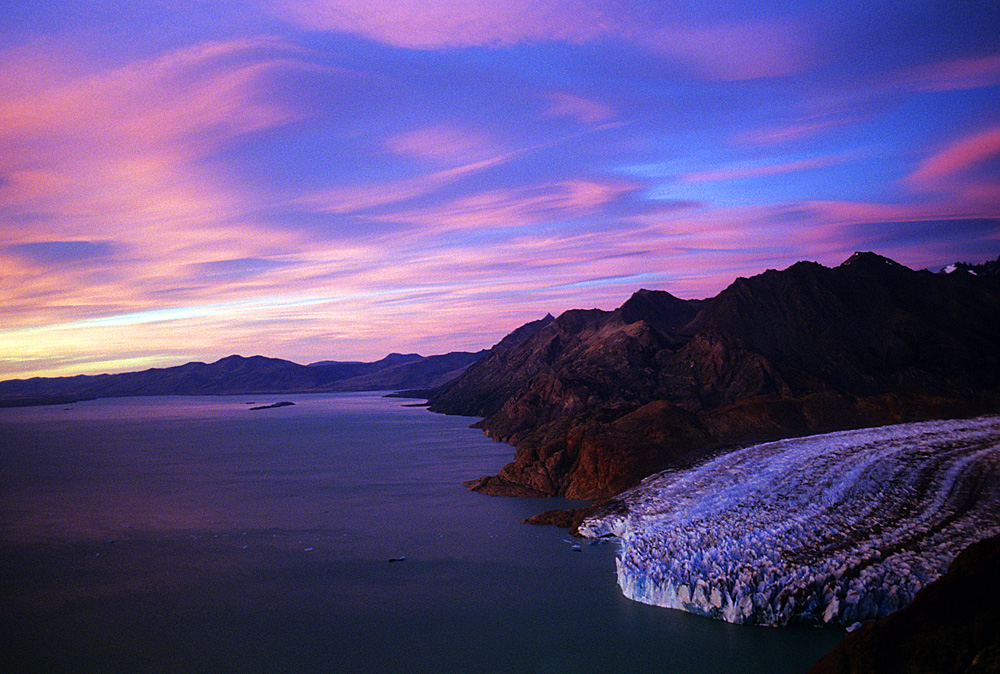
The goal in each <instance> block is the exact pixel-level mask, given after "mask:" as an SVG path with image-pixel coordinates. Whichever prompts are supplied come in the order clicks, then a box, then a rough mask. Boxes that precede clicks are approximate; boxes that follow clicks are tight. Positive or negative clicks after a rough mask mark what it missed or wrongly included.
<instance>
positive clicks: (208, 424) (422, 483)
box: [0, 394, 842, 674]
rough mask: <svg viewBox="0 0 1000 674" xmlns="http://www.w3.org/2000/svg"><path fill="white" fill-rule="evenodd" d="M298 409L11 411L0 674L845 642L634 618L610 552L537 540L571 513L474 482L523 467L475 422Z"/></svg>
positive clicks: (355, 397)
mask: <svg viewBox="0 0 1000 674" xmlns="http://www.w3.org/2000/svg"><path fill="white" fill-rule="evenodd" d="M281 399H284V400H291V401H294V402H295V405H294V406H292V407H283V408H276V409H268V410H258V411H249V410H248V407H249V405H247V404H246V403H247V402H249V401H250V400H252V398H245V397H239V398H236V397H161V398H128V399H114V400H100V401H91V402H84V403H76V404H73V405H68V406H50V407H37V408H26V409H7V410H0V555H2V557H0V560H2V571H0V574H2V575H0V602H2V605H3V606H4V610H3V612H2V617H0V634H2V636H0V670H2V671H4V672H47V671H52V672H102V673H103V672H386V673H388V672H393V673H398V672H415V673H419V672H435V673H437V674H441V673H447V672H469V673H476V674H479V673H489V672H504V673H511V672H539V673H547V674H548V673H552V674H554V673H557V672H574V673H605V672H607V673H611V672H616V673H617V672H621V673H640V672H649V673H660V672H663V673H666V672H677V673H684V674H699V673H719V674H726V673H743V672H745V673H761V674H765V673H766V674H782V673H784V672H789V673H792V672H805V671H806V670H807V669H808V668H809V667H810V665H811V664H813V663H814V662H815V661H816V660H817V659H818V658H819V657H820V656H822V655H823V654H824V653H825V652H826V651H828V650H829V649H830V648H832V647H833V646H834V645H835V644H836V643H837V641H838V640H839V639H840V638H841V636H842V634H841V633H840V632H838V631H832V630H819V629H812V628H804V629H773V628H755V627H737V626H733V625H728V624H725V623H722V622H719V621H714V620H709V619H706V618H700V617H697V616H691V615H688V614H685V613H681V612H677V611H670V610H666V609H661V608H655V607H650V606H645V605H642V604H637V603H634V602H631V601H628V600H626V599H624V598H623V597H622V596H621V595H620V593H619V591H618V587H617V585H616V584H615V575H614V553H615V550H614V546H613V545H588V544H587V542H586V541H582V547H581V549H580V551H574V550H573V548H572V545H573V544H575V543H581V541H576V540H570V539H568V537H567V535H566V533H565V531H564V530H560V529H556V528H552V527H532V526H529V525H525V524H521V523H520V522H521V520H522V519H523V518H524V517H527V516H530V515H532V514H535V513H536V512H539V511H541V510H545V509H549V508H554V507H563V506H566V507H568V506H571V505H573V504H572V503H570V502H567V501H562V500H556V499H550V500H537V499H510V498H492V497H486V496H480V495H478V494H474V493H471V492H468V491H466V490H465V489H464V488H463V487H462V486H461V485H460V484H459V482H461V481H462V480H465V479H468V478H470V477H478V476H480V475H484V474H487V473H493V472H496V471H497V470H498V469H499V468H500V467H501V466H502V465H503V464H504V463H506V462H507V461H509V460H510V458H511V456H512V449H511V447H509V446H507V445H501V444H497V443H494V442H492V441H490V440H489V439H487V438H486V437H484V436H483V435H482V434H481V433H480V432H479V431H477V430H472V429H469V428H468V425H469V423H470V422H471V421H472V420H471V419H469V418H468V417H446V416H442V415H437V414H431V413H429V412H427V411H426V410H424V409H421V408H414V407H405V406H403V402H404V401H400V400H399V399H392V398H383V397H381V396H379V395H374V394H338V395H296V396H284V397H282V398H281ZM253 400H254V401H255V402H256V403H257V404H269V403H272V402H275V401H276V400H278V398H271V397H267V398H256V399H253ZM399 557H405V559H404V560H403V561H398V562H390V561H389V560H390V559H392V558H399Z"/></svg>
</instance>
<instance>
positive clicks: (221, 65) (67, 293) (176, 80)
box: [0, 39, 309, 325]
mask: <svg viewBox="0 0 1000 674" xmlns="http://www.w3.org/2000/svg"><path fill="white" fill-rule="evenodd" d="M18 54H19V58H20V59H21V60H20V61H19V62H18V66H17V68H18V69H20V70H22V71H25V72H28V71H31V70H32V68H33V63H34V62H35V61H34V60H33V54H32V52H31V51H30V50H26V49H21V50H20V51H19V52H18ZM299 55H300V52H299V51H298V50H297V49H296V48H292V47H287V46H286V45H284V44H282V43H279V42H277V41H274V40H270V39H256V40H238V41H233V42H211V43H204V44H200V45H196V46H194V47H189V48H186V49H181V50H177V51H174V52H171V53H168V54H166V55H164V56H161V57H159V58H155V59H149V60H143V61H138V62H135V63H132V64H129V65H127V66H124V67H120V68H116V69H111V70H103V71H101V70H95V69H91V70H90V71H89V72H87V74H85V75H78V74H76V73H77V72H78V71H79V70H80V69H79V68H77V69H76V70H74V71H73V72H71V73H70V74H65V73H61V74H60V73H56V74H53V75H52V76H51V77H48V76H44V75H46V74H47V73H49V72H50V71H51V64H48V65H46V64H47V61H46V59H45V57H44V55H42V56H41V57H40V58H41V63H42V66H41V68H40V69H39V71H38V77H36V78H34V79H32V80H31V81H30V83H29V84H27V85H24V86H22V87H20V88H18V89H17V90H14V89H12V88H9V87H8V88H6V89H4V90H2V91H0V94H2V97H0V173H2V175H3V183H0V205H2V206H3V207H4V208H5V209H6V210H7V213H8V214H9V217H11V218H22V219H23V220H24V222H26V223H28V224H26V225H25V226H24V227H5V228H3V229H2V232H0V244H3V245H5V246H8V247H10V246H14V248H12V249H14V250H16V249H17V248H16V247H17V246H18V245H21V244H30V245H36V244H37V245H60V244H62V243H73V242H86V241H92V240H95V239H100V240H106V241H108V242H109V244H110V245H112V248H113V250H114V251H115V254H114V255H113V256H109V257H108V258H106V259H103V260H101V261H100V264H99V265H97V264H95V265H88V264H74V265H51V264H50V265H46V264H44V261H41V262H40V261H34V262H30V263H29V262H26V261H24V260H20V261H16V262H15V263H13V264H12V260H11V259H10V257H9V256H7V259H4V260H3V261H0V265H2V266H3V268H4V269H5V275H6V276H7V278H6V279H5V283H4V284H2V287H3V290H2V291H0V301H2V302H3V304H4V306H5V307H7V309H8V311H7V317H8V319H9V321H10V323H11V324H12V325H28V324H34V325H39V324H44V323H52V322H58V321H60V320H67V319H72V318H74V317H77V316H80V315H81V314H85V313H87V312H92V313H93V312H96V313H109V312H115V311H125V310H137V309H139V308H142V307H144V306H156V305H157V304H159V303H161V302H162V301H163V300H162V295H157V293H159V292H161V291H163V290H166V289H171V288H176V287H177V286H178V285H181V286H183V284H185V283H188V282H189V281H188V277H189V276H190V273H189V272H186V271H185V269H186V268H189V266H190V265H192V264H195V265H196V264H199V263H205V262H211V261H216V260H226V259H241V258H248V257H265V256H268V255H273V254H280V252H281V251H283V250H287V248H288V243H289V237H288V235H287V234H283V233H281V232H272V231H267V230H265V229H264V228H256V227H255V223H254V221H253V219H252V217H249V216H248V215H247V213H248V212H249V211H250V210H251V209H252V208H254V202H253V195H252V194H251V193H250V192H249V191H248V190H247V189H246V188H245V187H241V186H238V185H234V184H231V183H229V181H228V180H227V179H226V177H225V176H224V175H221V174H220V172H219V170H218V167H214V168H212V169H209V168H207V167H205V166H203V165H202V164H201V162H202V160H204V159H205V158H206V157H208V156H210V155H212V154H213V153H215V152H217V151H218V150H219V149H220V148H222V147H225V146H226V145H227V144H229V143H232V142H234V141H236V140H237V139H239V138H240V137H241V136H243V135H246V134H252V133H257V132H260V131H264V130H267V129H271V128H274V127H276V126H280V125H282V124H285V123H287V122H289V121H292V120H295V119H299V118H301V114H300V113H298V112H296V111H294V110H291V109H287V108H285V107H283V106H280V105H276V104H274V103H272V102H269V101H268V100H267V97H266V96H265V95H264V94H265V93H266V91H267V90H268V87H269V82H270V78H272V77H273V76H275V75H277V74H279V73H282V72H287V71H288V70H289V69H294V68H296V67H299V65H300V61H299V60H298V56H299ZM302 67H309V66H307V65H304V64H302ZM250 232H253V233H252V235H249V234H250ZM8 280H9V281H10V282H9V283H7V282H6V281H8ZM192 292H196V291H192ZM185 294H187V295H190V294H192V293H185V292H179V293H178V294H177V295H176V298H175V300H178V301H179V300H181V299H183V297H184V296H185Z"/></svg>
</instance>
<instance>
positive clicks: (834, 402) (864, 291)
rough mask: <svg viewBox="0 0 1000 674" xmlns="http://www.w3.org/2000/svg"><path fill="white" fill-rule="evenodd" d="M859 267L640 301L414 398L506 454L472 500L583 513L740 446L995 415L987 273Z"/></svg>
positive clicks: (865, 263)
mask: <svg viewBox="0 0 1000 674" xmlns="http://www.w3.org/2000/svg"><path fill="white" fill-rule="evenodd" d="M950 271H951V273H938V274H935V273H931V272H929V271H926V270H924V271H913V270H911V269H908V268H907V267H904V266H903V265H900V264H898V263H896V262H893V261H892V260H889V259H887V258H885V257H881V256H879V255H875V254H873V253H856V254H854V255H853V256H851V257H850V259H848V260H847V261H846V262H844V263H843V264H841V265H839V266H838V267H835V268H827V267H824V266H822V265H819V264H816V263H812V262H800V263H797V264H795V265H793V266H791V267H789V268H788V269H785V270H784V271H774V270H769V271H767V272H765V273H763V274H760V275H757V276H754V277H752V278H740V279H737V280H736V281H735V282H734V283H733V284H732V285H730V286H729V287H728V288H726V289H725V290H724V291H722V292H721V293H719V295H717V296H716V297H714V298H711V299H707V300H682V299H678V298H676V297H674V296H672V295H670V294H669V293H666V292H662V291H651V290H640V291H638V292H637V293H635V294H634V295H633V296H632V297H631V298H630V299H629V300H628V301H627V302H625V303H624V304H623V305H622V306H621V307H619V308H618V309H616V310H614V311H600V310H586V311H584V310H574V311H568V312H566V313H564V314H562V315H560V316H559V317H558V318H556V319H555V320H552V321H550V322H548V323H547V324H545V325H544V326H542V327H541V328H540V329H538V330H537V331H536V332H535V333H534V334H533V335H531V336H530V337H529V338H527V339H526V340H524V341H521V342H520V343H517V344H514V345H510V346H507V347H506V348H500V346H501V345H497V347H494V348H493V349H492V350H491V351H490V352H489V353H488V354H487V355H485V356H484V357H483V358H482V359H481V360H479V361H477V362H476V363H475V364H473V365H472V366H470V367H469V368H468V369H467V370H466V371H465V372H464V373H463V374H462V375H461V376H460V377H459V378H458V379H456V380H454V381H452V382H450V383H447V384H445V385H444V386H442V387H440V388H438V389H436V390H434V391H431V392H429V393H427V394H426V395H428V397H429V399H430V409H431V410H432V411H438V412H444V413H449V414H466V415H472V416H480V417H485V418H484V419H483V421H481V422H480V423H479V424H478V425H479V426H480V427H481V428H483V429H484V430H485V431H486V432H487V433H488V434H489V435H490V436H491V437H493V438H495V439H497V440H501V441H504V442H509V443H511V444H513V445H514V446H515V448H516V454H515V458H514V461H513V462H512V463H510V464H508V465H507V466H505V467H504V468H503V469H502V470H501V471H500V473H499V474H498V475H495V476H489V477H485V478H481V479H479V480H474V481H471V482H470V483H469V486H470V487H471V488H474V489H476V490H477V491H481V492H483V493H488V494H511V495H514V494H517V495H564V496H568V497H573V498H584V499H593V498H601V497H605V496H609V495H612V494H615V493H618V492H620V491H622V490H623V489H625V488H627V487H629V486H632V485H633V484H635V483H636V482H638V480H640V479H641V478H642V477H644V476H646V475H649V474H650V473H652V472H655V471H657V470H659V469H662V468H664V467H667V466H681V465H685V464H689V463H693V462H697V461H699V460H700V459H703V458H704V457H705V456H706V455H707V454H709V453H711V452H715V451H721V450H723V449H725V448H727V447H733V446H737V445H742V444H748V443H751V442H759V441H763V440H770V439H776V438H781V437H790V436H798V435H807V434H812V433H818V432H826V431H833V430H842V429H847V428H854V427H863V426H877V425H884V424H887V423H897V422H902V421H917V420H923V419H930V418H941V417H953V416H966V415H971V414H976V413H980V412H986V411H995V410H1000V277H997V276H995V275H990V274H988V273H987V274H977V273H971V272H972V271H974V270H970V269H965V270H963V269H954V270H950Z"/></svg>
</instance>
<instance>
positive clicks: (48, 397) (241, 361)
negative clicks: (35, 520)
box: [0, 351, 485, 406]
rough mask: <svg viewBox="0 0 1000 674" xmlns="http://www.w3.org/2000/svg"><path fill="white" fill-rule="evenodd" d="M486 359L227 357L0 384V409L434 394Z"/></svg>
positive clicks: (464, 355) (460, 356)
mask: <svg viewBox="0 0 1000 674" xmlns="http://www.w3.org/2000/svg"><path fill="white" fill-rule="evenodd" d="M484 353H485V352H480V353H467V352H464V351H458V352H453V353H448V354H443V355H439V356H428V357H425V356H420V355H417V354H389V355H388V356H386V357H385V358H383V359H382V360H379V361H375V362H373V363H360V362H337V361H322V362H318V363H313V364H311V365H299V364H298V363H293V362H291V361H287V360H280V359H277V358H265V357H263V356H253V357H250V358H244V357H243V356H229V357H227V358H223V359H221V360H218V361H216V362H214V363H208V364H206V363H187V364H185V365H180V366H177V367H168V368H153V369H149V370H144V371H142V372H126V373H123V374H102V375H96V376H87V375H79V376H76V377H52V378H46V377H36V378H32V379H12V380H8V381H2V382H0V406H21V405H44V404H52V403H66V402H72V401H75V400H88V399H93V398H110V397H121V396H139V395H221V394H244V393H247V394H249V393H303V392H322V391H376V390H389V389H399V388H414V387H433V386H438V385H440V384H442V383H444V382H447V381H449V380H452V379H454V378H455V377H457V376H458V375H460V374H461V373H462V372H463V371H464V369H465V368H467V367H468V366H469V365H470V364H471V363H473V362H475V361H476V360H478V359H479V358H481V357H482V356H483V355H484Z"/></svg>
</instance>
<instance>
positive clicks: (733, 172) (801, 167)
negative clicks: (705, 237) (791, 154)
mask: <svg viewBox="0 0 1000 674" xmlns="http://www.w3.org/2000/svg"><path fill="white" fill-rule="evenodd" d="M856 158H857V155H856V154H855V153H846V154H839V155H832V156H827V157H812V158H810V159H799V160H796V161H788V162H782V163H778V164H757V165H746V166H737V167H733V168H723V169H717V170H712V171H698V172H695V173H688V174H685V175H683V176H681V180H683V181H685V182H714V181H719V180H740V179H745V178H760V177H763V176H771V175H779V174H782V173H796V172H798V171H809V170H812V169H818V168H825V167H827V166H836V165H838V164H844V163H847V162H850V161H852V160H854V159H856Z"/></svg>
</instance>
